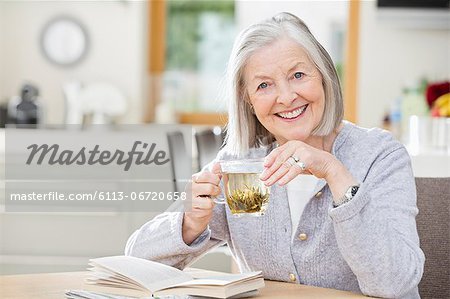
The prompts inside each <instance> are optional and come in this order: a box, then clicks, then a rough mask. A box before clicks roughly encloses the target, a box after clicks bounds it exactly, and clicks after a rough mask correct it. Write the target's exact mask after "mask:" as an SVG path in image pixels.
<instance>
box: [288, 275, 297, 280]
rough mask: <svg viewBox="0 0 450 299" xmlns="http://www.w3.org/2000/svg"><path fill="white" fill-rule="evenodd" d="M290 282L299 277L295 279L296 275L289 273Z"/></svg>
mask: <svg viewBox="0 0 450 299" xmlns="http://www.w3.org/2000/svg"><path fill="white" fill-rule="evenodd" d="M289 280H290V281H292V282H294V281H296V280H297V277H295V274H294V273H289Z"/></svg>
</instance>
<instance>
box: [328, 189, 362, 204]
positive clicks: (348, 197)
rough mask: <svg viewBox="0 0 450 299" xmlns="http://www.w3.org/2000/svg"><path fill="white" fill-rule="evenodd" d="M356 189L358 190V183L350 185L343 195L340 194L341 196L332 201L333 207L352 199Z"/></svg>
mask: <svg viewBox="0 0 450 299" xmlns="http://www.w3.org/2000/svg"><path fill="white" fill-rule="evenodd" d="M358 190H359V184H358V185H352V186H350V187H349V188H348V189H347V191H346V192H345V194H344V196H342V197H341V198H339V199H337V200H335V201H334V202H333V207H335V208H337V207H339V206H341V205H343V204H345V203H347V202H349V201H350V200H352V199H353V197H354V196H355V195H356V193H357V192H358Z"/></svg>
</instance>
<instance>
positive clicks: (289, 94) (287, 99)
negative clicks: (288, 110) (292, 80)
mask: <svg viewBox="0 0 450 299" xmlns="http://www.w3.org/2000/svg"><path fill="white" fill-rule="evenodd" d="M296 98H297V93H296V92H295V90H294V89H293V88H292V86H291V85H290V84H289V83H288V82H283V83H281V84H279V85H278V97H277V102H278V103H280V104H283V105H285V106H287V107H289V106H290V105H291V103H292V102H293V101H295V99H296Z"/></svg>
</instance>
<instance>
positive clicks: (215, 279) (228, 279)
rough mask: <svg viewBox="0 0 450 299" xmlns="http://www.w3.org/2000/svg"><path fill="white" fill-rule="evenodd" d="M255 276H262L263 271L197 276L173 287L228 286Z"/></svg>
mask: <svg viewBox="0 0 450 299" xmlns="http://www.w3.org/2000/svg"><path fill="white" fill-rule="evenodd" d="M255 278H262V276H261V271H258V272H249V273H242V274H225V275H215V276H210V277H208V278H196V279H194V280H191V281H186V282H182V283H179V284H177V285H173V286H171V287H180V286H198V285H204V286H208V285H209V286H226V285H230V284H233V283H237V282H244V281H248V280H252V279H255Z"/></svg>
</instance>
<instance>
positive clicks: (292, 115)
mask: <svg viewBox="0 0 450 299" xmlns="http://www.w3.org/2000/svg"><path fill="white" fill-rule="evenodd" d="M307 107H308V104H306V105H303V106H301V107H299V108H297V109H295V110H293V111H289V112H278V113H275V115H276V116H278V117H280V118H282V119H284V120H295V119H297V118H299V117H300V116H301V115H302V114H303V112H305V110H306V108H307Z"/></svg>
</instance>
